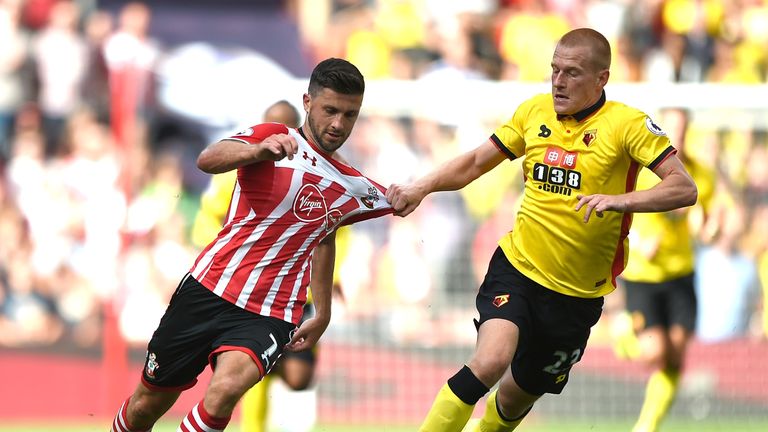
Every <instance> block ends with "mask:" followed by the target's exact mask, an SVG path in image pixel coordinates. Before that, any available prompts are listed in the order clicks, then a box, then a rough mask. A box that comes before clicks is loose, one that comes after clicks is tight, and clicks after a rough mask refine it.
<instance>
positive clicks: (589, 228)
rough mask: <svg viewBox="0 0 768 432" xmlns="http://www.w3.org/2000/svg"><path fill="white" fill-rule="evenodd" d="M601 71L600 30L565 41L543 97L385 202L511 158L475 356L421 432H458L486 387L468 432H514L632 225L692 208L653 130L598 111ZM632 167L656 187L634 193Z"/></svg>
mask: <svg viewBox="0 0 768 432" xmlns="http://www.w3.org/2000/svg"><path fill="white" fill-rule="evenodd" d="M610 60H611V49H610V46H609V44H608V41H607V40H606V39H605V37H604V36H603V35H601V34H600V33H599V32H597V31H595V30H592V29H576V30H572V31H570V32H568V33H566V34H565V35H564V36H563V37H562V38H561V39H560V41H559V42H558V44H557V46H556V48H555V52H554V55H553V57H552V65H551V66H552V76H551V81H552V82H551V84H552V85H551V94H541V95H537V96H534V97H532V98H530V99H528V100H527V101H524V102H523V103H522V104H521V105H520V106H519V107H518V108H517V110H516V111H515V113H514V115H513V116H512V118H511V119H510V120H509V121H508V122H507V123H505V124H503V125H501V126H500V127H498V128H497V129H496V130H495V131H494V133H493V134H492V135H491V136H490V138H489V139H488V140H487V141H486V142H484V143H483V144H481V145H480V146H478V147H477V148H476V149H474V150H472V151H470V152H467V153H465V154H463V155H460V156H458V157H456V158H454V159H452V160H450V161H448V162H446V163H445V164H444V165H442V166H440V167H439V168H437V169H436V170H435V171H433V172H432V173H430V174H428V175H426V176H424V177H422V178H420V179H418V180H416V181H415V182H414V183H411V184H409V185H392V186H391V187H390V188H389V190H388V191H387V199H388V200H389V201H390V202H391V203H392V205H393V207H394V208H395V212H396V214H398V215H401V216H405V215H407V214H409V213H410V212H412V211H413V210H414V209H415V208H416V207H417V206H418V205H419V203H420V202H421V201H422V200H423V199H424V197H425V196H426V195H427V194H429V193H432V192H435V191H446V190H457V189H460V188H462V187H464V186H466V185H467V184H469V183H470V182H472V181H473V180H475V179H477V178H478V177H480V176H481V175H483V174H485V173H487V172H488V171H490V170H491V169H493V168H494V167H496V166H497V165H499V164H500V163H501V162H502V161H503V160H504V159H510V160H511V159H516V158H524V159H523V172H524V174H525V179H526V181H525V191H524V196H523V201H522V205H521V208H520V210H519V211H518V213H517V216H516V220H515V222H514V229H513V230H512V231H511V232H509V233H508V234H507V235H505V236H504V237H502V239H501V240H500V241H499V248H498V249H497V250H496V253H495V254H494V256H493V257H492V258H491V262H490V265H489V267H488V273H487V275H486V277H485V280H484V281H483V283H482V284H481V286H480V289H479V292H478V295H477V299H476V305H477V309H478V312H479V315H480V319H479V320H478V321H477V322H476V326H477V329H478V335H477V345H476V347H475V352H474V354H473V356H472V357H471V359H470V361H469V362H468V363H467V365H465V366H464V367H463V368H461V369H460V370H459V371H458V372H457V373H456V374H455V375H454V376H452V377H451V378H450V379H448V382H447V383H446V384H445V385H444V386H443V388H442V389H441V390H440V391H439V393H438V395H437V397H436V399H435V402H434V404H433V405H432V408H431V410H430V411H429V413H428V414H427V417H426V419H425V420H424V423H423V424H422V426H421V429H420V430H421V431H429V432H450V431H461V430H462V429H463V427H464V426H465V424H466V423H467V421H468V419H469V417H470V416H471V414H472V411H473V409H474V405H475V404H476V403H477V402H478V401H479V400H480V399H481V398H482V397H483V396H484V395H485V394H486V393H487V392H488V391H489V389H490V388H491V387H493V386H494V385H496V383H497V382H498V383H499V387H498V389H497V390H496V391H494V392H492V393H491V395H490V396H489V397H488V399H487V402H486V409H485V414H484V416H483V418H482V419H481V420H480V422H479V423H478V424H477V426H476V429H475V430H479V431H483V432H490V431H511V430H514V429H515V428H516V427H517V426H518V425H519V424H520V422H521V421H522V420H523V418H524V417H525V415H526V414H527V413H528V412H529V411H530V410H531V408H532V407H533V404H534V402H536V400H538V399H539V398H540V397H541V396H542V395H543V394H544V393H555V394H557V393H560V392H561V391H562V390H563V388H564V387H565V385H566V383H567V382H568V375H569V372H570V370H571V367H572V366H573V365H574V364H575V363H576V362H578V361H579V360H580V359H581V357H582V355H583V354H584V349H585V348H586V345H587V339H588V338H589V333H590V329H591V327H592V326H593V325H594V324H595V323H596V322H597V320H598V319H599V317H600V314H601V313H602V306H603V296H605V295H607V294H608V293H610V292H611V291H613V290H614V289H615V287H616V277H617V276H618V275H619V274H620V273H621V271H622V270H623V268H624V266H625V265H626V259H627V247H628V243H627V234H628V232H629V227H630V225H631V222H632V213H634V212H658V211H667V210H672V209H675V208H679V207H685V206H690V205H692V204H694V203H695V202H696V198H697V190H696V185H695V183H694V182H693V180H692V179H691V176H690V175H689V174H688V172H687V171H686V170H685V168H684V167H683V165H682V163H681V162H680V160H679V159H678V158H677V156H676V155H675V149H674V147H672V146H671V145H670V141H669V138H667V136H666V135H665V134H664V132H663V131H662V130H661V129H660V128H659V127H658V126H656V125H655V124H654V123H653V122H652V121H651V119H650V118H649V117H648V116H646V115H645V114H644V113H642V112H640V111H639V110H637V109H634V108H631V107H628V106H626V105H624V104H621V103H618V102H614V101H606V96H605V92H604V90H603V89H604V87H605V85H606V83H607V82H608V76H609V74H610V73H609V67H610ZM642 166H645V167H648V168H649V169H650V170H652V171H653V172H654V173H655V174H656V175H657V176H658V177H659V178H660V179H661V181H660V182H659V183H658V184H657V185H656V186H654V187H653V188H651V189H648V190H644V191H636V190H635V180H636V179H637V174H638V171H639V169H640V167H642Z"/></svg>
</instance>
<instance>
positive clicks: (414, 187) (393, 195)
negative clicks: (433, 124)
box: [387, 140, 506, 216]
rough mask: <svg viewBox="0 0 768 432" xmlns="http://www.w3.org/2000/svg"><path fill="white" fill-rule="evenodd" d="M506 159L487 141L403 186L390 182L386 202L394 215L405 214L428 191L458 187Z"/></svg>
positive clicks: (414, 206) (449, 189)
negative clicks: (393, 210) (390, 206)
mask: <svg viewBox="0 0 768 432" xmlns="http://www.w3.org/2000/svg"><path fill="white" fill-rule="evenodd" d="M505 158H506V156H504V154H503V153H501V152H500V151H499V149H498V148H496V145H495V144H494V143H493V142H491V140H488V141H486V142H484V143H483V144H481V145H479V146H478V147H477V148H475V149H474V150H471V151H469V152H467V153H464V154H462V155H459V156H457V157H455V158H453V159H451V160H450V161H448V162H446V163H444V164H443V165H441V166H439V167H438V168H437V169H435V170H434V171H432V172H431V173H429V174H427V175H425V176H424V177H421V178H420V179H418V180H416V181H414V182H413V183H410V184H407V185H398V184H393V185H391V186H390V187H389V188H388V189H387V201H389V203H390V204H391V205H392V208H394V209H395V214H396V215H398V216H407V215H408V214H410V213H411V212H413V211H414V210H415V209H416V207H418V206H419V204H420V203H421V201H422V200H423V199H424V197H425V196H427V195H428V194H430V193H432V192H438V191H451V190H458V189H461V188H463V187H464V186H466V185H468V184H470V183H471V182H472V181H474V180H475V179H477V178H478V177H480V176H481V175H483V174H485V173H487V172H488V171H490V170H492V169H493V168H494V167H495V166H496V165H498V164H500V163H501V161H503V160H504V159H505Z"/></svg>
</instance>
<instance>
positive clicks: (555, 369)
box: [476, 248, 603, 395]
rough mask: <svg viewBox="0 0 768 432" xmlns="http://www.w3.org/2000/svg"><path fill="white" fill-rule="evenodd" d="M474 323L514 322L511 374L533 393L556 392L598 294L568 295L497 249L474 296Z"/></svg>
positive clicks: (579, 351)
mask: <svg viewBox="0 0 768 432" xmlns="http://www.w3.org/2000/svg"><path fill="white" fill-rule="evenodd" d="M476 305H477V310H478V312H479V313H480V321H479V323H478V326H479V325H480V324H482V323H483V322H485V321H487V320H489V319H492V318H502V319H505V320H508V321H512V322H513V323H515V324H517V326H518V328H519V329H520V339H519V341H518V344H517V350H516V352H515V357H514V358H513V360H512V376H513V377H514V378H515V381H516V382H517V384H518V385H519V386H520V388H522V389H523V390H525V391H526V392H528V393H530V394H533V395H542V394H544V393H560V392H562V391H563V388H564V387H565V385H566V383H567V382H568V374H569V373H570V370H571V367H572V366H573V365H574V364H576V363H577V362H578V361H579V360H581V357H582V356H583V355H584V350H585V348H586V346H587V340H588V339H589V333H590V329H591V328H592V326H593V325H595V324H596V323H597V321H598V319H600V314H601V313H602V310H603V298H602V297H598V298H580V297H571V296H567V295H564V294H560V293H558V292H555V291H552V290H550V289H548V288H545V287H543V286H541V285H539V284H538V283H536V282H534V281H532V280H531V279H529V278H528V277H526V276H525V275H523V274H522V273H520V272H519V271H518V270H517V269H516V268H515V267H514V266H512V264H511V263H510V262H509V260H508V259H507V257H506V256H505V255H504V252H503V251H502V250H501V248H497V249H496V252H495V253H494V254H493V257H492V258H491V262H490V264H489V266H488V273H487V274H486V276H485V279H484V280H483V283H482V284H481V285H480V290H479V292H478V294H477V300H476Z"/></svg>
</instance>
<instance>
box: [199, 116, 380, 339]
mask: <svg viewBox="0 0 768 432" xmlns="http://www.w3.org/2000/svg"><path fill="white" fill-rule="evenodd" d="M280 133H288V134H291V135H292V136H293V137H294V138H296V141H297V143H298V153H297V154H296V155H295V156H294V157H293V159H292V160H289V159H288V158H284V159H282V160H280V161H277V162H273V161H262V162H257V163H254V164H251V165H247V166H244V167H241V168H239V169H238V172H237V182H236V183H235V187H234V191H233V192H232V199H231V201H230V204H229V211H228V214H227V219H226V221H225V222H224V227H223V228H222V230H221V231H220V232H219V234H218V236H217V237H216V239H215V240H213V241H212V242H211V243H210V244H208V246H206V247H205V249H203V251H202V252H201V253H200V255H199V256H198V257H197V259H196V260H195V263H194V265H193V266H192V269H191V270H190V273H191V274H192V276H193V277H194V278H195V279H197V280H198V281H199V282H200V283H201V284H203V285H204V286H205V287H207V288H208V289H210V290H211V291H212V292H213V293H215V294H216V295H218V296H220V297H221V298H223V299H225V300H227V301H229V302H231V303H233V304H235V305H237V306H239V307H241V308H243V309H245V310H248V311H251V312H254V313H257V314H260V315H264V316H272V317H275V318H279V319H282V320H284V321H287V322H292V323H294V324H298V323H299V321H300V320H301V314H302V308H303V306H304V303H305V302H306V300H307V287H308V286H309V277H310V273H311V271H310V270H311V264H310V263H311V257H312V251H313V250H314V249H315V247H317V245H318V244H319V243H320V241H321V240H323V238H325V236H327V235H328V234H330V233H331V232H333V231H334V230H335V229H336V228H337V227H339V226H341V225H348V224H351V223H354V222H357V221H361V220H365V219H370V218H375V217H378V216H382V215H386V214H391V213H392V211H393V210H392V207H391V206H390V205H389V203H387V200H386V198H385V197H384V195H385V194H386V189H385V188H384V187H382V186H381V185H379V184H378V183H376V182H374V181H372V180H370V179H368V178H366V177H365V176H363V175H362V174H361V173H360V172H359V171H357V170H356V169H354V168H352V167H350V166H348V165H345V164H343V163H341V162H339V161H337V160H334V159H332V158H331V157H330V156H328V155H327V154H326V153H323V152H322V151H320V150H319V149H318V148H317V146H316V145H315V144H314V143H311V142H309V141H308V140H307V139H306V138H304V137H303V135H302V134H301V132H300V130H296V129H288V128H287V127H286V126H284V125H281V124H277V123H265V124H260V125H256V126H253V127H251V128H248V129H246V130H245V131H243V132H240V133H238V134H236V135H233V136H232V137H229V138H228V139H233V140H238V141H243V142H245V143H249V144H254V143H258V142H261V141H262V140H264V139H265V138H267V137H269V136H270V135H274V134H280Z"/></svg>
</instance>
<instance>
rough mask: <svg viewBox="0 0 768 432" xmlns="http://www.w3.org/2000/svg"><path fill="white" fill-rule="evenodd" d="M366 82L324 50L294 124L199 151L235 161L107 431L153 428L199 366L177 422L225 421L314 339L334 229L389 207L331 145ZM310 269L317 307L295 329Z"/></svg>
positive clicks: (216, 165) (321, 326) (208, 167)
mask: <svg viewBox="0 0 768 432" xmlns="http://www.w3.org/2000/svg"><path fill="white" fill-rule="evenodd" d="M364 90H365V82H364V79H363V76H362V74H361V73H360V71H359V70H358V69H357V68H356V67H355V66H354V65H352V64H351V63H349V62H347V61H346V60H341V59H335V58H331V59H327V60H324V61H322V62H320V63H319V64H318V65H317V66H316V67H315V69H314V70H313V71H312V75H311V77H310V80H309V89H308V91H307V93H306V94H304V96H303V104H304V110H305V111H306V118H305V121H304V124H303V125H302V127H301V128H298V129H290V128H288V127H287V126H285V125H282V124H278V123H263V124H258V125H255V126H252V127H250V128H248V129H246V130H244V131H242V132H239V133H237V134H235V135H233V136H231V137H228V138H225V139H223V140H221V141H218V142H216V143H214V144H212V145H210V146H209V147H207V148H206V149H205V150H203V152H202V153H201V154H200V156H199V157H198V159H197V165H198V167H199V168H200V169H201V170H203V171H205V172H207V173H212V174H216V173H222V172H226V171H230V170H235V169H236V170H237V181H236V183H235V186H234V190H233V191H232V198H231V201H230V205H229V211H228V213H227V218H226V221H225V223H224V226H223V228H222V229H221V231H220V232H219V234H218V236H217V237H216V238H215V239H214V240H213V241H212V242H211V243H209V244H208V245H207V246H206V247H205V248H204V249H203V250H202V252H201V253H200V255H199V256H198V257H197V259H196V260H195V262H194V264H193V265H192V268H191V269H190V271H189V273H188V274H186V275H185V276H184V277H183V279H182V280H181V283H180V284H179V286H178V288H177V289H176V291H175V293H174V294H173V296H172V298H171V300H170V304H169V305H168V309H167V310H166V313H165V315H164V316H163V318H162V319H161V321H160V324H159V325H158V328H157V330H156V331H155V333H154V334H153V336H152V339H151V340H150V341H149V344H148V347H147V356H146V360H145V363H144V369H143V373H142V377H141V382H140V383H139V385H138V386H137V388H136V390H135V391H134V393H133V394H132V395H131V396H130V397H128V399H126V400H125V402H124V403H123V405H122V406H121V407H120V409H119V410H118V412H117V415H116V416H115V419H114V421H113V423H112V429H111V430H112V432H137V431H148V430H151V428H152V426H153V425H154V424H155V422H156V421H157V420H158V419H159V418H160V417H161V416H162V415H163V414H164V413H165V412H166V411H167V410H168V409H169V408H170V407H171V406H172V405H173V404H174V402H176V399H177V398H178V397H179V395H180V394H181V392H182V391H184V390H186V389H188V388H190V387H192V386H194V385H195V383H196V382H197V376H198V375H199V374H200V373H201V372H202V371H203V369H204V368H205V366H206V365H207V364H210V365H211V368H212V369H213V376H212V377H211V382H210V383H209V385H208V388H207V389H206V391H205V396H204V398H203V399H202V400H201V401H200V402H198V403H197V404H196V405H195V406H194V407H192V409H191V410H190V411H189V413H188V414H187V416H186V417H185V418H184V419H183V421H182V422H181V424H180V426H179V429H178V430H179V431H182V432H191V431H206V432H215V431H222V430H224V428H225V427H226V426H227V424H228V423H229V421H230V418H231V415H232V412H233V410H234V408H235V405H236V404H237V403H238V401H239V400H240V398H241V397H242V396H243V394H244V393H245V392H246V391H247V390H248V389H249V388H251V387H252V386H253V385H254V384H256V383H257V382H258V381H259V380H261V379H262V378H263V377H264V376H265V375H266V374H267V373H269V371H270V369H271V368H272V367H273V366H274V364H275V362H276V361H277V360H278V359H279V358H280V356H281V354H282V353H283V352H284V350H289V351H302V350H306V349H310V348H312V347H313V346H314V345H315V344H316V343H317V341H318V339H319V338H320V336H321V335H322V334H323V332H324V331H325V329H326V328H327V326H328V323H329V321H330V313H331V305H330V303H331V289H332V282H333V265H334V257H335V243H334V235H335V231H336V229H337V228H338V227H339V226H342V225H346V224H351V223H354V222H357V221H361V220H365V219H369V218H374V217H378V216H382V215H386V214H390V213H392V208H391V207H390V205H389V204H388V203H387V201H386V200H385V199H384V195H385V193H386V190H385V189H384V188H383V187H382V186H380V185H379V184H377V183H375V182H374V181H372V180H370V179H368V178H366V177H365V176H363V175H362V174H361V173H360V172H359V171H357V170H356V169H354V168H352V167H351V166H349V165H347V164H346V163H345V162H343V161H342V160H340V158H339V156H338V155H336V153H335V152H336V150H337V149H338V148H339V147H341V146H342V144H344V142H345V141H346V139H347V138H348V137H349V134H350V133H351V131H352V128H353V126H354V125H355V122H356V121H357V118H358V115H359V113H360V107H361V105H362V101H363V93H364ZM310 279H311V282H312V297H313V299H314V305H315V316H314V317H312V318H310V319H309V320H307V321H305V322H304V323H302V324H301V326H299V327H298V328H297V325H298V324H299V322H300V321H301V318H302V311H303V307H304V304H305V302H306V300H307V288H308V286H309V284H310Z"/></svg>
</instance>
